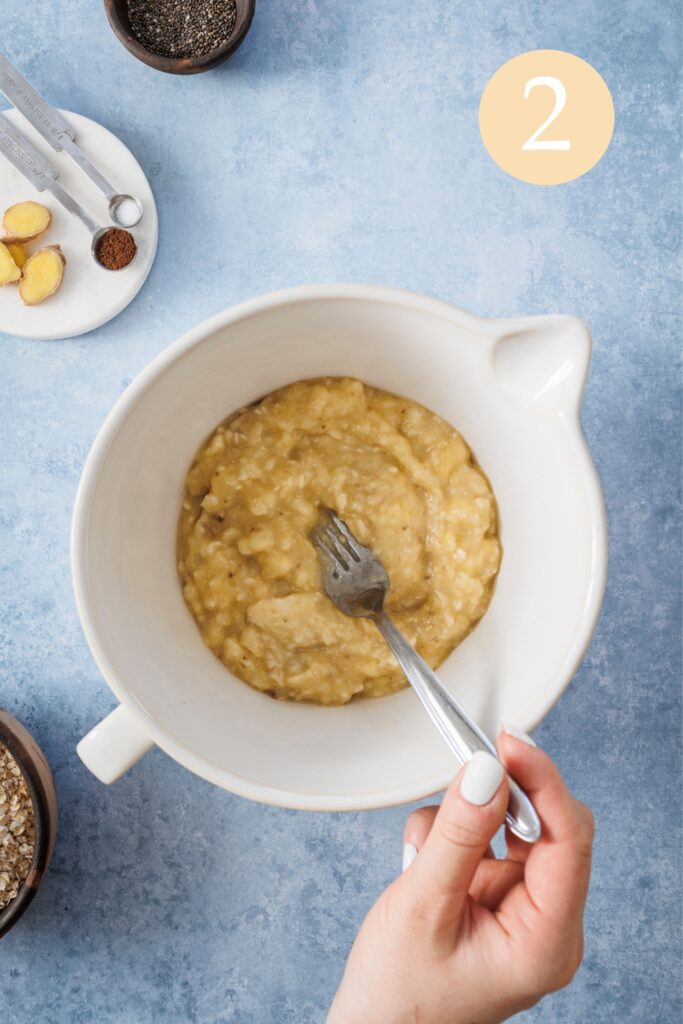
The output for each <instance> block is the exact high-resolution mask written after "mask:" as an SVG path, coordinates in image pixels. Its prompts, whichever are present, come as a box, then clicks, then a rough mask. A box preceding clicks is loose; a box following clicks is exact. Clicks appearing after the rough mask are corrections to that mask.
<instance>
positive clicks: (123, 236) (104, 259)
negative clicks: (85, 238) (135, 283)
mask: <svg viewBox="0 0 683 1024" xmlns="http://www.w3.org/2000/svg"><path fill="white" fill-rule="evenodd" d="M137 251H138V247H137V245H136V244H135V239H134V238H133V236H132V235H131V233H130V231H124V229H123V228H109V230H108V231H105V233H104V234H103V235H102V237H101V238H100V240H99V242H98V243H97V245H96V246H95V256H96V257H97V262H98V263H101V264H102V266H103V267H106V268H107V270H123V268H124V267H127V266H128V264H129V263H132V261H133V258H134V257H135V253H136V252H137Z"/></svg>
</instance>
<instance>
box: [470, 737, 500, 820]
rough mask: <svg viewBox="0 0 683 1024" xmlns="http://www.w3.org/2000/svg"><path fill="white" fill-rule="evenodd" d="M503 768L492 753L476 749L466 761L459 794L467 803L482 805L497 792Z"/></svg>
mask: <svg viewBox="0 0 683 1024" xmlns="http://www.w3.org/2000/svg"><path fill="white" fill-rule="evenodd" d="M504 771H505V769H504V768H503V766H502V764H501V763H500V761H499V760H498V758H496V757H494V756H493V754H487V753H486V751H485V750H478V751H477V753H476V754H474V755H473V757H472V759H471V761H468V762H467V766H466V768H465V771H464V774H463V777H462V780H461V782H460V795H461V796H462V797H463V798H464V799H465V800H467V802H468V803H469V804H476V806H477V807H483V806H484V804H487V803H488V802H489V800H491V799H492V797H493V796H494V795H495V794H496V793H497V792H498V787H499V786H500V784H501V782H502V781H503V774H504Z"/></svg>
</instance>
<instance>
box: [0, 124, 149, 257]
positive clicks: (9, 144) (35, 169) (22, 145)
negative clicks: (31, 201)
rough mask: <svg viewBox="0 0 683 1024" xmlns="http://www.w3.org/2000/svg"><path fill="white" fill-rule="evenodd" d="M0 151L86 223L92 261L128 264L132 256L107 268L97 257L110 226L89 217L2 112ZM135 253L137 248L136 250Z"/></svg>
mask: <svg viewBox="0 0 683 1024" xmlns="http://www.w3.org/2000/svg"><path fill="white" fill-rule="evenodd" d="M0 153H2V155H3V156H4V157H6V158H7V160H9V162H10V163H11V164H12V166H13V167H16V169H17V170H18V171H19V172H20V173H21V174H23V176H24V177H25V178H27V179H28V180H29V181H30V182H31V184H32V185H34V186H35V188H37V189H38V191H39V192H43V191H44V190H45V189H47V191H48V192H51V193H52V195H53V196H54V197H55V199H57V200H58V202H60V203H61V204H62V206H64V207H66V209H67V210H68V211H69V213H73V214H75V215H76V216H77V217H79V218H80V220H81V221H82V222H83V223H84V224H85V226H86V228H87V229H88V231H89V232H90V236H91V243H90V252H91V255H92V258H93V259H94V260H95V262H96V263H97V265H98V266H99V267H104V269H105V270H114V269H116V270H125V269H126V268H127V267H129V266H130V265H131V263H132V262H133V260H134V259H135V256H133V259H132V260H131V261H130V263H127V264H126V266H125V267H116V268H114V267H107V266H105V264H104V263H102V262H101V261H100V260H99V259H98V257H97V246H98V244H99V241H100V239H101V238H102V236H103V235H105V234H106V233H107V231H112V230H113V228H102V227H100V226H99V225H98V224H96V223H95V221H94V220H93V219H92V217H91V216H90V215H89V214H88V213H86V212H85V210H84V209H83V207H82V206H81V205H80V203H77V202H76V200H75V199H74V198H73V196H71V195H70V194H69V193H68V192H67V191H66V190H65V189H63V188H62V186H61V185H59V184H58V182H57V180H56V179H57V172H56V171H55V169H54V167H52V165H51V164H50V162H49V160H46V158H45V157H44V156H43V155H42V154H41V153H39V152H38V150H37V149H35V148H34V147H33V146H32V145H31V143H30V142H29V141H28V139H26V138H25V137H24V136H23V135H22V133H21V132H20V131H19V129H18V128H15V127H14V125H13V124H10V122H9V121H8V120H7V118H6V117H4V116H3V115H2V114H0ZM136 255H137V250H136Z"/></svg>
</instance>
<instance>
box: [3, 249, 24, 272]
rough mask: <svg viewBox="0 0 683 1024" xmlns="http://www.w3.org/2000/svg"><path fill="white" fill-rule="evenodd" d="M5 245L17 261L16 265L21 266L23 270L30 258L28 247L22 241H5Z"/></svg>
mask: <svg viewBox="0 0 683 1024" xmlns="http://www.w3.org/2000/svg"><path fill="white" fill-rule="evenodd" d="M5 245H6V246H7V248H8V249H9V251H10V255H11V257H12V259H13V260H14V262H15V263H16V265H17V266H18V267H19V270H21V268H22V267H23V265H24V263H26V260H27V259H28V253H27V252H26V248H25V247H24V246H23V245H22V244H21V242H5Z"/></svg>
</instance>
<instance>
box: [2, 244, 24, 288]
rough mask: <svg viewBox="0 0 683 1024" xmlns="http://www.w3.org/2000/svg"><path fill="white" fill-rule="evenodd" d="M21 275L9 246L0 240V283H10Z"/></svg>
mask: <svg viewBox="0 0 683 1024" xmlns="http://www.w3.org/2000/svg"><path fill="white" fill-rule="evenodd" d="M20 277H21V270H20V269H19V267H18V266H17V264H16V261H15V260H14V258H13V256H12V253H11V251H10V248H9V246H7V245H5V244H4V243H3V242H0V285H3V284H11V283H12V282H15V281H18V280H19V278H20Z"/></svg>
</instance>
